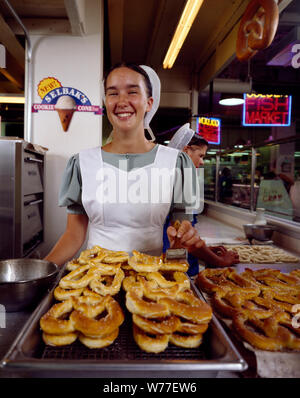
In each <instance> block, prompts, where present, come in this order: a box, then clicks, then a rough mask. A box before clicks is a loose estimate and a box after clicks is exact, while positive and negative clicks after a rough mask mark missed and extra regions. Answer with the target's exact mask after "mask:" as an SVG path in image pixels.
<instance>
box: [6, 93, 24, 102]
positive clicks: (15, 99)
mask: <svg viewBox="0 0 300 398" xmlns="http://www.w3.org/2000/svg"><path fill="white" fill-rule="evenodd" d="M0 104H25V97H24V96H23V95H6V94H0Z"/></svg>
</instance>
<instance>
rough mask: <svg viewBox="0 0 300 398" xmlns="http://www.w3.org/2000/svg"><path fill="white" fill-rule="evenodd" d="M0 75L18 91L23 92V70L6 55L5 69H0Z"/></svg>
mask: <svg viewBox="0 0 300 398" xmlns="http://www.w3.org/2000/svg"><path fill="white" fill-rule="evenodd" d="M0 73H1V74H2V75H3V76H5V77H6V79H7V80H9V81H10V82H11V83H13V84H14V85H15V86H16V87H17V89H18V90H22V91H23V90H24V69H22V68H21V67H20V66H19V65H18V64H17V63H16V61H15V59H14V58H13V57H12V56H11V55H10V53H7V54H6V68H0Z"/></svg>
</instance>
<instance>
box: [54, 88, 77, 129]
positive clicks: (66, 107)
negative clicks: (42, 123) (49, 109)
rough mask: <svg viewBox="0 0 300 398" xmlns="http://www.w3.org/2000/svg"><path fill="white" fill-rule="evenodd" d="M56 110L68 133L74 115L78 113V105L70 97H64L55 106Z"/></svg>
mask: <svg viewBox="0 0 300 398" xmlns="http://www.w3.org/2000/svg"><path fill="white" fill-rule="evenodd" d="M55 110H56V111H57V113H58V115H59V119H60V122H61V125H62V128H63V130H64V131H68V128H69V125H70V123H71V120H72V117H73V113H74V112H75V111H76V103H75V101H74V99H73V98H72V97H70V96H69V95H62V96H60V97H59V98H58V100H57V102H56V104H55Z"/></svg>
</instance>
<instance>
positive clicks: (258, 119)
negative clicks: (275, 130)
mask: <svg viewBox="0 0 300 398" xmlns="http://www.w3.org/2000/svg"><path fill="white" fill-rule="evenodd" d="M244 99H245V102H244V105H243V125H244V126H290V124H291V105H292V96H291V95H264V94H244Z"/></svg>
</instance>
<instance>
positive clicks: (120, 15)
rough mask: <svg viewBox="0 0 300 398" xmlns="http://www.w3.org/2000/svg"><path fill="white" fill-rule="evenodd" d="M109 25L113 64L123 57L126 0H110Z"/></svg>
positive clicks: (108, 3) (108, 4) (108, 5)
mask: <svg viewBox="0 0 300 398" xmlns="http://www.w3.org/2000/svg"><path fill="white" fill-rule="evenodd" d="M107 8H108V27H109V41H110V57H111V64H112V65H114V64H115V63H117V62H120V61H122V58H123V56H122V55H123V27H124V0H108V1H107Z"/></svg>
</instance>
